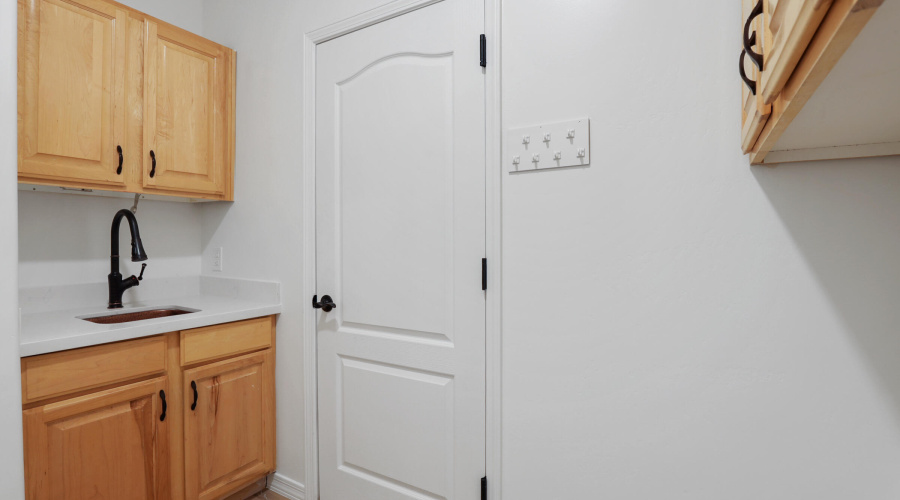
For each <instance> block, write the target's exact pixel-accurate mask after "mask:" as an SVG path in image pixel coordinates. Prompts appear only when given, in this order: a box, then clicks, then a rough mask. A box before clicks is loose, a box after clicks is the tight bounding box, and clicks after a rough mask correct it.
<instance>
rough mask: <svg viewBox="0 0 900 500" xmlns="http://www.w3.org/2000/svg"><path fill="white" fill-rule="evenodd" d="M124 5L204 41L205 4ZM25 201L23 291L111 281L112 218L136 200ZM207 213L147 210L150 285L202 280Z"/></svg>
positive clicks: (174, 207)
mask: <svg viewBox="0 0 900 500" xmlns="http://www.w3.org/2000/svg"><path fill="white" fill-rule="evenodd" d="M122 3H124V4H126V5H128V6H130V7H134V8H135V9H138V10H140V11H142V12H146V13H148V14H150V15H152V16H155V17H158V18H159V19H162V20H164V21H166V22H170V23H172V24H175V25H177V26H179V27H182V28H184V29H187V30H191V31H193V32H195V33H201V34H202V29H203V0H124V1H123V2H122ZM13 95H15V92H13ZM13 106H15V103H14V104H13ZM18 198H19V228H20V229H19V273H18V275H19V280H20V281H19V286H20V287H22V288H27V287H34V286H47V285H68V284H74V283H99V282H105V281H106V275H107V274H109V230H110V226H111V225H112V218H113V215H115V213H116V212H117V211H118V210H119V209H122V208H130V207H131V205H132V200H130V199H124V198H99V197H93V196H79V195H70V194H55V193H37V192H29V191H20V192H19V196H18ZM201 210H202V209H201V208H200V207H199V206H197V205H192V204H189V203H179V202H160V201H142V202H141V203H140V205H139V206H138V213H137V217H138V224H139V225H140V229H141V236H142V239H143V241H144V244H145V246H146V248H147V255H149V256H150V260H149V261H148V262H147V264H148V265H147V272H146V274H145V276H146V278H147V279H153V278H169V277H173V276H185V275H197V274H199V273H200V233H201V229H200V227H201V219H200V213H201ZM122 229H123V231H122V243H121V244H122V245H124V246H123V248H129V246H128V245H129V241H130V240H129V239H128V230H127V229H126V228H125V227H124V225H123V227H122ZM122 269H123V270H122V274H125V275H126V276H127V275H128V273H134V271H135V270H137V271H140V265H135V264H132V263H131V262H130V261H128V260H127V259H125V260H124V261H123V262H122Z"/></svg>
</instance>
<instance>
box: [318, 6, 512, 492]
mask: <svg viewBox="0 0 900 500" xmlns="http://www.w3.org/2000/svg"><path fill="white" fill-rule="evenodd" d="M441 1H443V0H395V1H393V2H390V3H388V4H385V5H383V6H381V7H377V8H375V9H372V10H369V11H367V12H364V13H361V14H358V15H355V16H353V17H350V18H347V19H344V20H343V21H339V22H337V23H334V24H331V25H329V26H326V27H324V28H321V29H318V30H315V31H312V32H309V33H307V34H306V35H305V36H304V38H303V145H304V148H303V298H302V301H301V302H302V303H301V307H304V308H306V307H309V304H310V301H311V300H312V297H313V295H315V294H316V293H317V292H316V45H318V44H320V43H324V42H327V41H328V40H332V39H334V38H337V37H340V36H343V35H346V34H348V33H352V32H354V31H357V30H360V29H363V28H366V27H368V26H371V25H373V24H377V23H380V22H382V21H386V20H388V19H391V18H394V17H397V16H401V15H403V14H406V13H408V12H411V11H414V10H417V9H421V8H423V7H427V6H429V5H432V4H435V3H438V2H441ZM483 1H484V14H485V27H484V29H485V35H487V42H488V43H487V68H486V70H485V78H486V80H485V107H486V109H485V120H486V123H485V130H486V131H487V137H486V138H485V141H486V142H485V156H486V157H485V165H486V169H485V170H486V176H487V178H486V186H485V188H486V189H485V195H486V200H485V202H486V221H485V230H486V235H485V236H486V237H485V242H486V249H485V252H486V253H485V256H486V257H487V259H488V289H487V303H486V322H487V324H486V329H485V335H486V337H485V342H486V345H485V349H486V351H485V359H486V364H487V366H486V367H485V374H486V379H485V382H486V384H487V387H486V388H485V389H486V398H487V401H486V406H485V409H486V413H487V414H486V419H487V420H486V426H485V428H486V433H487V435H486V436H485V466H486V473H487V477H488V498H490V499H491V500H500V498H501V492H500V471H501V467H500V466H501V463H500V459H501V456H500V451H501V447H500V439H501V432H500V430H501V428H500V425H501V419H500V416H501V415H500V410H501V385H500V373H501V371H500V370H501V331H502V330H501V304H502V303H501V301H500V290H501V286H500V284H501V281H500V280H501V264H500V256H501V251H500V250H501V234H500V233H501V231H500V228H501V225H500V223H501V211H500V210H501V198H500V194H501V181H502V179H503V178H502V172H501V170H502V169H501V165H502V164H503V163H502V158H501V154H502V153H501V144H502V142H501V137H502V130H503V128H502V126H503V124H502V114H501V101H500V26H501V25H500V8H501V5H500V4H501V0H483ZM477 35H478V33H473V34H472V36H477ZM477 62H478V60H477V54H472V64H477ZM316 366H317V345H316V315H315V314H314V313H313V311H312V310H307V311H306V313H304V315H303V378H304V391H303V392H304V393H303V402H304V405H305V409H306V415H305V416H306V432H305V437H306V456H305V459H306V484H305V490H306V491H305V493H306V498H307V499H308V500H317V499H318V498H319V423H318V414H319V404H318V374H317V370H316Z"/></svg>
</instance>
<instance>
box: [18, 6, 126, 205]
mask: <svg viewBox="0 0 900 500" xmlns="http://www.w3.org/2000/svg"><path fill="white" fill-rule="evenodd" d="M126 18H127V13H126V11H125V10H123V9H121V8H119V7H117V6H115V5H113V4H110V3H106V2H102V1H98V0H66V1H63V0H19V117H18V118H19V175H20V178H23V180H31V181H35V182H42V181H43V182H46V181H49V180H53V181H58V182H59V183H61V184H63V185H65V184H66V183H76V184H89V185H99V186H114V187H118V186H123V185H124V184H125V177H126V176H125V175H124V172H122V171H121V169H119V165H120V153H119V149H118V148H119V147H122V148H124V150H123V154H129V153H130V151H128V149H127V148H126V145H125V144H123V143H122V141H123V140H124V138H125V135H124V120H125V93H124V78H125V22H126V21H125V20H126Z"/></svg>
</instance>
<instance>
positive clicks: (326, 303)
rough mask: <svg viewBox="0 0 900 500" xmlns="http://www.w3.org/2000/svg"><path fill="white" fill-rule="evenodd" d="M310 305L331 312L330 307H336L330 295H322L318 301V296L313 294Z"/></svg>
mask: <svg viewBox="0 0 900 500" xmlns="http://www.w3.org/2000/svg"><path fill="white" fill-rule="evenodd" d="M312 306H313V308H314V309H321V310H323V311H325V312H331V310H332V309H337V304H335V303H334V301H333V300H331V296H329V295H323V296H322V302H319V296H318V295H313V300H312Z"/></svg>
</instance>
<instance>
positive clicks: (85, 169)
mask: <svg viewBox="0 0 900 500" xmlns="http://www.w3.org/2000/svg"><path fill="white" fill-rule="evenodd" d="M18 77H19V113H18V119H19V181H20V182H24V183H30V184H43V185H51V186H62V187H70V188H86V189H98V190H106V191H120V192H129V193H144V194H156V195H170V196H180V197H189V198H198V199H208V200H233V199H234V195H233V193H234V187H233V179H234V83H235V53H234V51H233V50H231V49H229V48H227V47H224V46H222V45H219V44H216V43H213V42H211V41H209V40H206V39H204V38H202V37H200V36H197V35H194V34H192V33H189V32H187V31H185V30H182V29H180V28H176V27H174V26H172V25H169V24H166V23H164V22H162V21H159V20H157V19H154V18H152V17H149V16H147V15H145V14H142V13H140V12H138V11H135V10H133V9H131V8H129V7H126V6H123V5H120V4H118V3H115V2H111V1H107V0H19V66H18ZM120 148H121V149H120ZM151 151H153V157H151V155H150V152H151ZM154 158H155V163H156V166H155V168H154V165H153V164H154ZM120 165H121V167H122V168H119V167H120Z"/></svg>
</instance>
